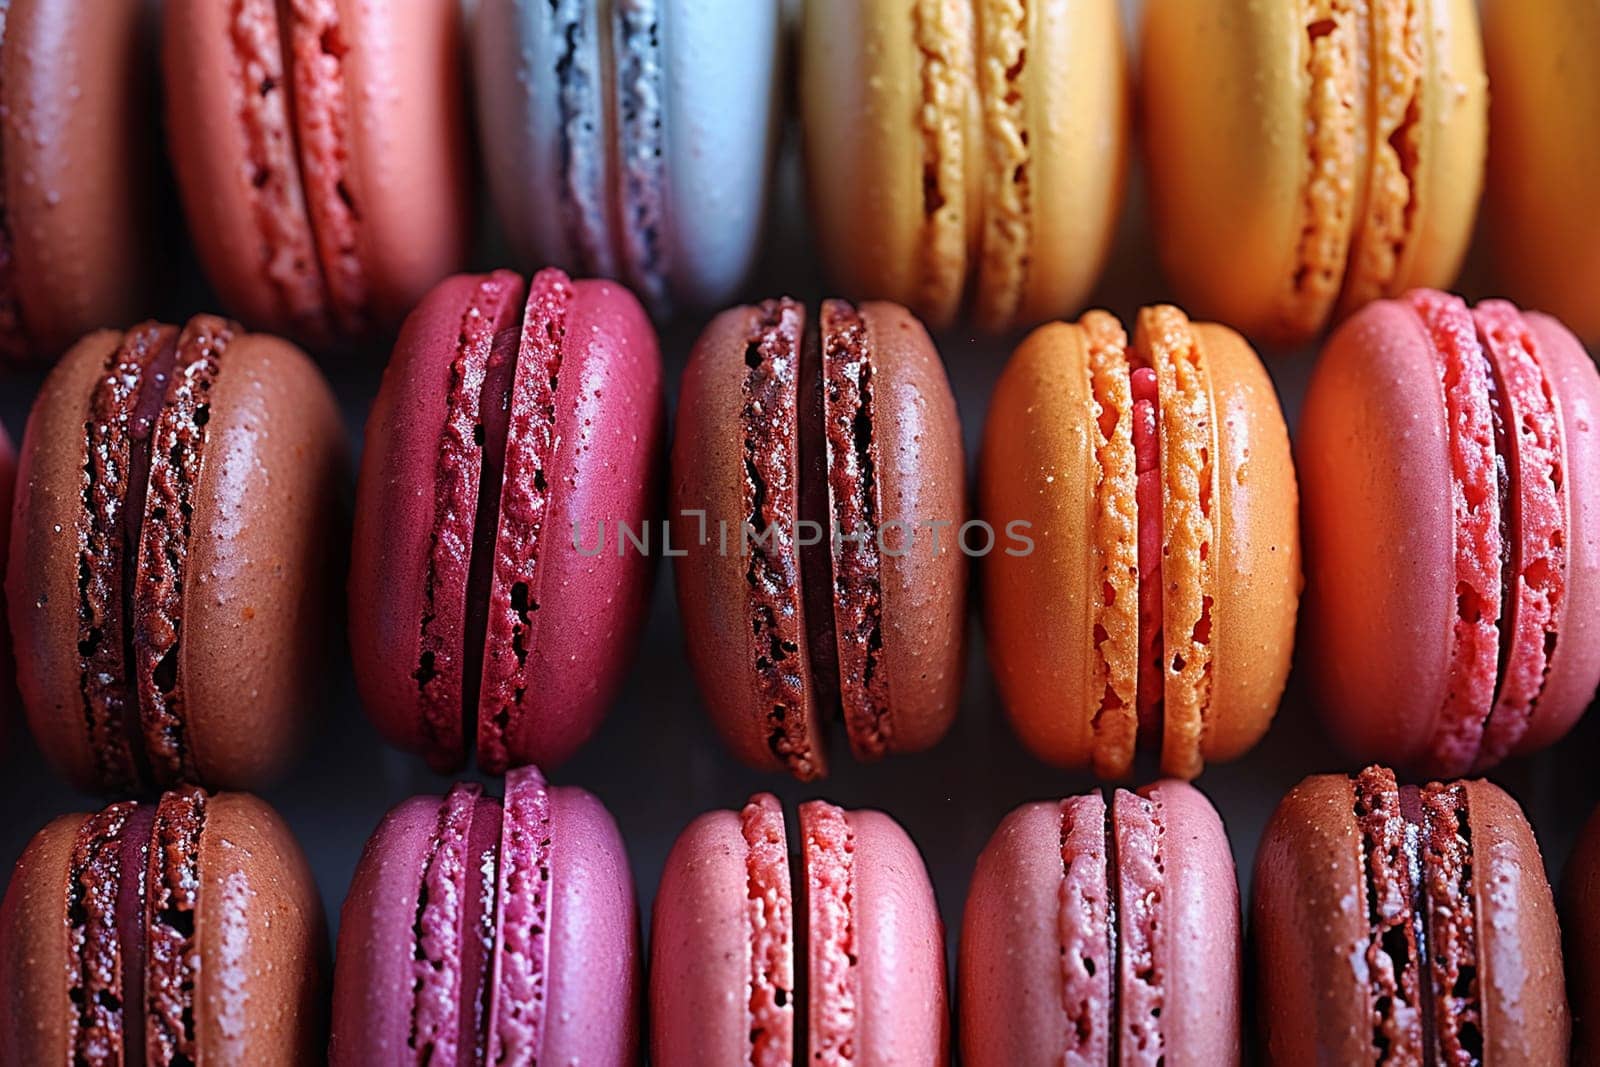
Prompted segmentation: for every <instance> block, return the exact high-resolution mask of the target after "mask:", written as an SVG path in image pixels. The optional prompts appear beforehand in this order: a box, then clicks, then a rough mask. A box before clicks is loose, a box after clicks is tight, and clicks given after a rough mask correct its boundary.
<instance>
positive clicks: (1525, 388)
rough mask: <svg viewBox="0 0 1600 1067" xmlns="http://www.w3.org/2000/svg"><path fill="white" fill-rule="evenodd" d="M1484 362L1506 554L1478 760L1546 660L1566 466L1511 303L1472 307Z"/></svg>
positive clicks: (1558, 583) (1521, 729)
mask: <svg viewBox="0 0 1600 1067" xmlns="http://www.w3.org/2000/svg"><path fill="white" fill-rule="evenodd" d="M1473 319H1474V320H1475V322H1476V324H1477V329H1478V336H1479V338H1480V339H1481V340H1482V342H1483V346H1484V349H1485V350H1486V351H1487V352H1488V354H1489V359H1490V361H1491V363H1492V364H1493V366H1494V370H1495V375H1496V380H1497V384H1498V385H1499V394H1500V398H1501V402H1502V404H1503V406H1504V407H1503V417H1504V419H1505V422H1506V436H1507V438H1508V439H1509V440H1508V443H1509V444H1510V445H1511V447H1510V448H1509V449H1508V453H1509V455H1508V466H1509V470H1508V474H1509V476H1510V485H1511V492H1510V493H1509V494H1508V496H1509V507H1510V512H1511V514H1510V516H1509V521H1508V522H1507V523H1506V524H1505V525H1506V528H1507V529H1508V530H1510V531H1512V533H1511V545H1510V548H1511V556H1510V563H1509V567H1508V568H1507V571H1506V576H1505V578H1506V580H1505V583H1504V592H1505V595H1506V598H1507V600H1508V603H1507V604H1506V606H1505V610H1506V612H1507V614H1508V616H1509V619H1510V623H1509V625H1507V626H1506V627H1504V629H1505V631H1506V633H1507V637H1506V648H1505V650H1504V652H1503V654H1502V660H1503V664H1504V665H1503V668H1502V672H1501V678H1500V693H1499V696H1498V698H1497V699H1496V700H1495V704H1494V710H1493V711H1492V712H1490V715H1489V722H1488V725H1487V726H1486V728H1485V730H1484V735H1483V746H1482V749H1481V750H1480V751H1479V754H1478V762H1477V767H1478V769H1480V770H1482V769H1485V768H1487V767H1490V766H1492V765H1494V764H1496V763H1499V762H1500V761H1501V760H1502V759H1504V758H1505V757H1506V756H1507V755H1509V754H1510V753H1511V752H1512V751H1513V750H1514V749H1515V748H1516V745H1517V742H1518V741H1519V740H1520V739H1521V738H1522V735H1523V734H1524V733H1525V732H1526V731H1527V728H1528V723H1529V721H1530V720H1531V719H1532V718H1533V713H1534V709H1535V706H1536V705H1537V702H1538V699H1539V693H1540V692H1541V690H1543V688H1544V682H1545V676H1546V674H1547V673H1548V672H1549V670H1550V656H1551V653H1552V652H1553V651H1554V649H1555V644H1556V634H1557V632H1558V629H1559V620H1560V616H1561V614H1562V608H1563V603H1564V599H1565V594H1566V553H1567V549H1566V532H1565V513H1564V508H1563V500H1562V484H1563V481H1564V479H1565V476H1566V471H1565V466H1564V456H1563V454H1562V441H1561V419H1560V416H1559V414H1558V413H1557V411H1556V408H1555V400H1554V398H1553V396H1552V393H1551V388H1550V383H1549V381H1547V380H1546V379H1545V376H1544V371H1543V369H1542V368H1541V366H1540V364H1539V359H1538V356H1537V354H1536V349H1535V342H1534V339H1533V336H1532V335H1531V334H1530V333H1529V332H1528V328H1527V323H1526V322H1525V321H1524V320H1523V318H1522V313H1521V312H1519V311H1518V310H1517V309H1516V308H1515V307H1514V306H1513V305H1511V304H1508V303H1506V302H1505V301H1501V300H1491V301H1485V302H1484V303H1482V304H1480V305H1478V307H1477V309H1476V310H1475V311H1474V312H1473Z"/></svg>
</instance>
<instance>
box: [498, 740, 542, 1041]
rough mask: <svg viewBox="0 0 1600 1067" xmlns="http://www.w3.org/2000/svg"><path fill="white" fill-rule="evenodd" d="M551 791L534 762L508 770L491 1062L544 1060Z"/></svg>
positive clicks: (501, 855) (502, 833) (501, 856)
mask: <svg viewBox="0 0 1600 1067" xmlns="http://www.w3.org/2000/svg"><path fill="white" fill-rule="evenodd" d="M550 848H551V827H550V792H549V790H548V789H547V788H546V786H545V781H544V777H543V776H542V775H541V774H540V773H539V771H538V770H537V769H535V768H533V767H525V768H523V769H521V770H516V771H512V772H511V773H510V774H508V775H507V776H506V799H505V815H504V819H503V830H502V832H501V844H500V881H499V893H498V896H499V900H500V919H499V929H498V934H497V935H496V936H495V943H496V944H498V945H499V947H500V951H499V952H497V953H495V954H494V955H495V972H494V976H493V980H492V984H493V992H492V998H493V999H492V1000H491V1002H490V1007H489V1019H488V1027H489V1058H488V1060H486V1061H481V1062H487V1063H537V1062H538V1060H539V1055H540V1051H541V1046H542V1043H543V1040H544V1022H545V1009H546V1005H547V998H548V974H549V957H550V905H551V900H550V894H551V890H552V885H553V880H552V878H551V874H550Z"/></svg>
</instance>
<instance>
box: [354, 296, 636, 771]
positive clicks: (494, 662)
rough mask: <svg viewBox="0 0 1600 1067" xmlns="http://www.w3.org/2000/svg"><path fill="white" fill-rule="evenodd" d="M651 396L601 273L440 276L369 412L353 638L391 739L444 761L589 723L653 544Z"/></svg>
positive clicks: (558, 737) (484, 755) (375, 709)
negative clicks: (640, 541) (640, 540)
mask: <svg viewBox="0 0 1600 1067" xmlns="http://www.w3.org/2000/svg"><path fill="white" fill-rule="evenodd" d="M665 419H666V416H665V410H664V406H663V402H662V396H661V361H660V355H659V353H658V350H657V347H656V337H655V332H654V330H653V329H652V328H651V326H650V322H649V320H648V319H647V318H646V317H645V313H644V310H643V309H642V308H641V307H640V306H639V302H638V301H637V300H635V299H634V297H633V295H632V294H631V293H629V292H628V291H627V290H626V289H624V288H622V287H621V286H620V285H617V284H616V283H613V282H604V281H573V280H572V279H570V278H568V277H567V276H566V275H565V274H563V273H561V272H560V271H558V270H545V271H541V272H540V273H539V274H538V275H536V276H535V277H534V279H533V281H532V283H531V284H528V283H525V282H524V281H523V279H522V278H521V277H520V276H518V275H516V274H513V273H511V272H509V271H496V272H494V273H493V274H482V275H459V276H457V277H453V278H450V279H447V280H446V281H444V282H442V283H440V284H439V285H438V286H437V287H436V288H435V289H434V290H433V291H432V292H431V293H429V294H428V296H427V297H426V298H425V299H424V300H423V301H422V303H421V304H420V305H418V307H417V308H416V310H415V311H413V312H412V313H411V315H410V317H409V318H407V320H406V323H405V326H404V328H403V329H402V330H401V332H400V337H399V340H398V342H397V343H396V345H395V349H394V355H393V358H392V359H391V360H390V362H389V367H388V370H387V371H386V372H385V373H384V376H383V385H382V387H381V388H380V390H379V392H378V399H377V402H376V403H375V404H374V406H373V409H372V413H371V416H370V417H369V418H368V420H367V438H366V451H365V453H364V455H363V458H362V466H361V478H360V484H359V486H358V488H357V493H356V519H355V544H354V548H353V551H352V558H351V575H350V619H351V627H350V629H351V644H352V649H353V652H354V656H355V669H356V683H357V686H358V687H359V689H360V693H361V698H362V701H363V702H364V704H365V705H366V708H367V711H368V713H369V714H370V715H371V716H372V718H373V720H374V721H375V722H376V723H377V725H378V728H379V730H380V731H382V733H383V734H384V736H385V737H387V738H388V739H389V740H390V741H391V742H392V743H394V744H395V745H398V746H399V747H401V748H403V749H406V750H407V751H410V752H417V753H420V754H423V755H424V756H426V758H427V760H428V762H429V764H430V765H431V766H433V767H434V769H435V770H438V771H441V772H450V771H453V770H456V769H459V768H460V767H461V766H462V765H463V764H464V763H465V761H466V759H467V756H468V755H469V754H470V753H472V752H473V751H475V752H476V754H477V759H478V763H479V764H480V765H481V766H482V767H483V768H485V769H486V770H489V771H491V772H494V773H499V772H500V771H503V770H504V769H505V768H507V767H509V766H517V765H521V764H526V763H535V762H537V763H540V764H542V765H546V766H548V765H553V764H556V763H559V762H561V761H562V760H564V759H566V758H567V757H568V756H570V755H571V754H572V753H573V751H574V750H575V749H577V748H578V746H579V745H580V744H582V743H583V742H584V741H585V740H586V739H587V738H588V737H589V736H590V734H592V733H593V732H594V730H595V728H596V727H597V726H598V725H599V722H600V719H601V717H602V716H603V714H604V712H605V710H606V707H607V705H608V704H609V703H610V701H611V698H612V696H613V694H614V693H615V691H616V688H617V685H618V684H619V682H620V680H621V676H622V672H623V670H624V669H625V668H626V666H627V664H628V662H629V660H630V659H631V657H632V655H633V650H634V647H635V645H636V643H637V637H638V632H639V626H640V623H641V622H642V620H643V616H644V611H645V607H646V603H647V600H648V597H649V583H650V577H651V573H652V567H653V560H652V558H651V557H650V555H649V554H648V553H647V552H645V551H643V550H641V549H638V548H637V547H636V546H635V545H634V543H633V542H630V541H627V540H626V539H625V538H624V537H623V536H622V532H621V528H622V527H623V526H627V527H628V528H629V529H630V530H632V531H634V532H635V533H639V532H641V531H642V530H643V528H644V525H645V523H646V522H648V521H649V520H650V519H651V518H653V517H654V515H655V508H656V503H657V499H658V495H659V484H660V470H659V468H660V463H661V457H662V447H663V446H662V442H663V439H664V433H665V429H664V426H665Z"/></svg>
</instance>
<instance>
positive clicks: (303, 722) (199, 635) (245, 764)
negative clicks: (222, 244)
mask: <svg viewBox="0 0 1600 1067" xmlns="http://www.w3.org/2000/svg"><path fill="white" fill-rule="evenodd" d="M209 404H210V419H209V421H208V422H207V424H206V428H205V433H206V445H205V450H204V453H203V466H202V468H201V474H200V481H199V483H198V484H197V485H196V487H195V490H194V496H193V500H194V513H193V518H192V520H191V521H192V528H193V533H192V534H191V535H190V539H189V558H188V564H187V569H186V581H185V585H184V592H183V596H184V617H183V641H182V644H181V645H180V649H181V657H182V658H181V662H180V664H179V673H180V675H181V677H182V679H183V681H182V685H183V688H184V702H185V706H186V709H187V710H186V715H187V721H186V729H187V733H188V738H189V743H190V746H191V753H192V756H193V758H194V762H195V767H196V769H197V772H198V774H199V776H200V778H201V780H202V781H205V782H207V783H209V784H213V785H218V786H224V787H226V786H242V785H248V784H252V783H257V782H262V781H265V780H267V779H269V778H271V777H273V776H274V775H276V774H277V773H278V771H280V770H281V769H282V768H283V766H284V764H285V762H286V761H287V760H288V758H289V757H290V755H291V754H292V753H293V751H294V749H295V744H296V742H297V741H298V740H299V738H300V736H301V735H302V734H303V733H304V732H305V729H306V727H307V725H308V722H309V718H310V715H311V713H312V712H313V711H314V709H315V708H316V707H317V705H318V702H319V699H320V698H319V694H320V692H321V689H322V686H323V682H324V678H323V674H324V672H323V663H324V658H325V655H326V648H327V645H328V639H329V635H330V633H331V630H332V628H331V626H330V623H329V620H330V615H331V602H332V601H333V600H334V599H335V597H334V595H333V594H332V592H331V589H330V585H331V580H332V577H333V574H334V573H335V571H334V568H335V566H336V565H337V563H338V561H339V558H340V557H341V556H342V555H343V553H342V552H337V551H335V550H333V549H332V547H331V546H332V545H336V544H339V543H341V539H342V535H343V533H344V531H345V530H346V529H348V527H347V525H346V524H347V522H348V517H347V515H346V512H345V508H346V506H347V505H346V503H345V492H346V489H345V485H346V481H347V479H348V476H349V474H348V471H349V463H348V459H347V457H346V453H345V444H344V429H343V422H342V421H341V419H340V417H339V410H338V407H337V406H336V405H335V403H334V400H333V394H332V392H331V391H330V390H329V388H328V386H327V383H326V382H325V381H324V380H323V378H322V376H321V374H320V373H318V371H317V369H316V367H315V366H314V365H313V364H312V362H311V361H310V359H309V358H307V357H306V355H305V353H303V352H301V351H300V350H299V349H298V348H295V347H294V346H293V345H291V344H289V343H288V342H286V341H280V340H278V339H277V338H274V337H268V336H265V335H262V334H246V335H242V336H236V337H235V338H234V340H233V341H232V342H231V343H230V344H229V345H228V347H227V349H226V351H225V352H224V353H223V355H222V358H221V370H220V372H219V373H218V374H217V377H216V384H215V385H214V386H213V388H212V390H211V395H210V399H209ZM286 590H287V591H289V595H285V591H286Z"/></svg>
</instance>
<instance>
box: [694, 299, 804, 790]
mask: <svg viewBox="0 0 1600 1067" xmlns="http://www.w3.org/2000/svg"><path fill="white" fill-rule="evenodd" d="M783 307H784V308H786V309H788V310H785V311H784V312H783V314H784V315H785V316H786V317H787V318H788V319H789V320H792V322H793V324H794V326H795V338H794V339H795V351H794V352H793V353H792V356H791V359H792V360H793V361H798V359H799V341H800V337H801V336H803V333H804V311H803V310H800V309H798V308H797V307H796V306H795V305H783ZM773 308H774V314H776V313H777V305H773ZM762 316H763V310H762V308H761V307H757V306H746V307H739V308H734V309H732V310H729V311H725V312H723V313H722V314H720V315H718V316H717V317H716V318H715V319H713V320H712V322H711V324H710V325H709V326H707V327H706V330H705V332H704V333H702V334H701V335H700V338H699V340H698V341H696V342H695V346H694V350H693V351H692V352H691V354H690V356H689V362H688V365H687V366H686V367H685V368H684V372H683V383H682V387H681V390H680V392H679V398H678V409H677V425H676V427H675V429H674V437H673V443H672V462H671V471H672V473H671V487H670V494H671V499H670V503H669V506H668V515H669V521H670V522H671V525H672V530H673V538H674V545H673V547H674V550H675V551H680V550H681V551H683V552H684V553H685V554H684V555H682V556H680V557H678V558H676V559H675V560H674V578H675V582H676V585H677V590H678V607H679V611H680V613H681V614H682V616H683V626H684V632H685V634H686V635H687V637H688V641H687V648H688V655H689V662H690V665H691V666H692V667H693V668H694V672H695V678H696V681H697V682H698V683H699V689H700V693H701V696H702V699H703V700H704V701H705V703H706V707H707V710H708V711H709V713H710V715H711V720H712V722H713V723H714V724H715V725H716V727H717V730H718V732H719V733H720V734H721V735H722V737H723V739H724V740H725V741H726V742H727V743H728V745H729V747H730V748H732V750H733V752H734V755H736V756H737V757H738V758H739V759H740V760H742V761H744V762H745V763H747V764H749V765H750V766H752V767H756V768H758V769H763V770H785V769H792V770H794V772H795V773H797V774H800V775H802V776H804V777H807V778H814V777H817V776H820V775H822V774H825V773H826V770H827V763H826V755H825V752H824V750H823V744H822V735H821V724H820V723H819V721H818V718H819V715H818V711H817V704H816V697H815V695H814V692H813V688H812V684H811V680H810V678H809V672H808V671H799V672H797V674H798V677H797V678H796V679H795V680H794V682H793V683H792V684H794V685H795V686H797V687H798V700H796V701H795V702H794V704H795V706H793V707H789V708H787V710H786V711H785V716H786V718H785V719H784V723H785V724H786V725H785V728H784V730H783V731H782V733H781V738H782V741H783V742H786V743H789V744H795V741H794V739H796V738H798V746H799V747H797V749H796V751H794V752H792V753H791V754H790V757H789V758H787V759H786V758H782V757H780V755H779V754H778V753H777V752H776V751H775V750H774V747H773V745H774V743H776V742H775V735H777V727H776V724H775V723H774V722H773V720H772V717H771V716H770V715H769V714H768V712H769V710H770V709H769V708H768V707H767V701H768V697H767V696H766V687H765V686H764V685H763V684H762V681H761V670H762V668H761V667H760V666H759V664H758V661H760V662H762V663H767V664H768V669H770V666H771V660H770V656H771V654H772V649H771V644H772V642H773V641H778V640H782V641H784V642H789V643H792V644H793V646H794V648H793V650H789V649H787V648H785V652H786V654H787V655H788V656H789V657H791V658H792V659H793V660H794V661H795V662H796V663H799V664H809V663H810V662H811V659H810V654H809V648H808V638H807V634H806V630H805V626H804V625H803V624H802V623H801V622H800V621H799V618H798V612H799V611H800V610H802V609H801V608H800V604H801V600H802V593H801V587H802V582H801V581H800V580H799V579H800V578H802V577H803V575H802V574H801V571H800V564H799V562H798V553H797V552H796V562H795V564H794V566H793V568H792V569H791V571H790V573H792V574H793V575H794V576H795V578H796V580H795V581H794V582H793V583H792V584H791V586H790V587H788V588H785V589H782V590H781V591H780V593H779V594H778V595H779V596H780V597H781V598H782V599H783V600H784V602H785V603H788V604H791V605H793V612H792V613H791V614H788V615H785V616H783V617H782V625H783V626H784V627H785V629H783V630H781V631H780V630H776V629H774V630H771V632H769V633H766V634H760V635H758V634H755V633H754V632H753V630H752V624H751V616H752V601H751V586H750V584H749V582H748V580H747V578H746V574H747V571H748V570H749V568H750V567H751V565H752V563H753V558H754V555H755V553H756V552H757V550H758V549H759V550H760V551H765V552H773V551H774V549H772V548H771V547H770V545H771V544H772V543H773V542H778V541H780V540H781V538H782V537H783V536H785V533H786V531H779V532H774V533H772V535H771V537H772V541H771V542H769V543H768V544H769V547H766V548H761V547H760V546H757V545H756V544H755V542H754V540H753V538H752V540H751V541H750V543H749V546H748V548H747V547H746V546H745V545H744V544H742V542H741V537H742V536H743V535H742V534H741V531H742V530H743V529H744V525H745V524H746V523H747V522H750V521H751V519H752V517H751V515H750V513H749V511H748V510H747V505H746V503H745V490H746V480H747V476H746V471H745V442H744V422H745V416H744V411H745V408H746V406H747V405H746V397H745V384H746V378H747V376H748V374H749V371H750V370H751V368H749V367H747V366H746V362H745V360H746V348H747V346H748V345H750V342H751V339H752V338H753V337H755V336H757V335H758V332H759V328H760V324H761V321H762ZM779 372H780V371H779V370H778V369H775V371H774V373H775V374H776V373H779ZM781 373H782V374H784V375H788V376H790V377H791V379H792V380H794V381H798V378H799V375H798V373H797V372H796V371H795V369H794V368H793V367H792V366H785V367H784V368H781ZM794 388H797V386H794ZM796 437H797V438H798V434H797V435H796ZM756 447H758V448H759V449H760V450H761V451H762V452H763V453H764V454H768V455H771V454H773V444H772V443H771V442H759V443H758V445H757V446H756ZM799 471H800V460H799V443H798V440H797V439H796V440H795V441H793V442H791V443H790V445H789V466H788V476H787V480H788V486H789V488H788V490H787V492H788V493H789V496H788V497H787V498H786V499H782V500H778V499H774V496H775V494H774V493H773V491H772V490H771V487H767V496H768V498H769V499H768V501H767V505H766V511H765V513H764V514H763V515H761V516H759V517H757V518H756V519H755V522H756V526H757V527H758V528H757V530H756V533H758V534H759V533H764V532H766V530H765V527H766V524H767V523H768V522H769V521H775V520H776V519H777V518H778V517H780V516H781V515H782V514H783V513H784V511H787V513H788V515H789V521H790V522H792V521H793V520H794V519H796V518H798V517H800V515H799V502H798V500H799ZM702 534H703V535H704V543H703V544H702V543H701V537H702ZM724 539H725V540H724ZM793 716H798V722H797V721H796V719H795V718H793ZM802 749H803V750H802Z"/></svg>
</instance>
